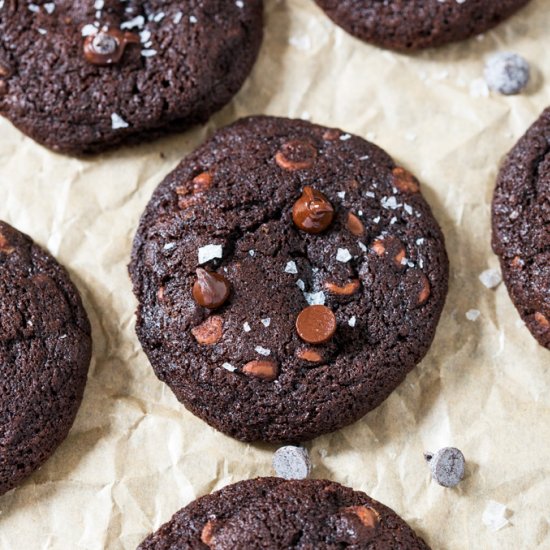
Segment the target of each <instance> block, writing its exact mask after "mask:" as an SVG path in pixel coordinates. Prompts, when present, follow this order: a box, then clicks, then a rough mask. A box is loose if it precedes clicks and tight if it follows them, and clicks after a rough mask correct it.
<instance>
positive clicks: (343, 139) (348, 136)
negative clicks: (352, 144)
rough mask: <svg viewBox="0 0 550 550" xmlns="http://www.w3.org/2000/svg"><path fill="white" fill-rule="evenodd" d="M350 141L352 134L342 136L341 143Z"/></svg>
mask: <svg viewBox="0 0 550 550" xmlns="http://www.w3.org/2000/svg"><path fill="white" fill-rule="evenodd" d="M348 139H351V135H350V134H342V135H341V136H340V141H347V140H348Z"/></svg>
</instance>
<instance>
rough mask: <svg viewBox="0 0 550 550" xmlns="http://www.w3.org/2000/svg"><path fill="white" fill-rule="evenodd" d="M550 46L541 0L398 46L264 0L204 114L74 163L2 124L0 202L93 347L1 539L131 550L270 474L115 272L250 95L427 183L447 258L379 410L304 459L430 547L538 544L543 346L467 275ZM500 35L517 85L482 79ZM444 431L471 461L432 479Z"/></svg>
mask: <svg viewBox="0 0 550 550" xmlns="http://www.w3.org/2000/svg"><path fill="white" fill-rule="evenodd" d="M549 44H550V9H549V4H548V0H532V1H531V3H530V4H529V6H528V7H527V8H525V9H524V10H522V11H521V12H520V13H519V14H518V15H516V16H515V17H513V18H512V19H510V20H509V21H508V22H507V23H505V24H503V25H501V26H500V27H498V29H497V30H495V31H492V32H489V33H487V34H486V35H485V36H481V37H479V38H478V39H472V40H470V41H468V42H465V43H462V44H459V45H452V46H449V47H446V48H443V49H439V50H434V51H428V52H423V53H420V54H417V55H409V56H407V55H397V54H394V53H390V52H387V51H383V50H381V49H378V48H375V47H372V46H369V45H366V44H363V43H361V42H359V41H358V40H356V39H354V38H352V37H351V36H349V35H347V34H346V33H345V32H344V31H342V30H340V29H339V28H337V27H336V26H335V25H334V24H333V23H332V22H330V21H329V19H328V18H327V17H325V15H324V14H323V13H322V12H321V10H319V9H318V8H317V7H316V6H315V5H314V3H313V2H312V1H311V0H286V1H285V0H282V1H277V0H266V36H265V41H264V45H263V48H262V52H261V55H260V58H259V60H258V63H257V65H256V67H255V69H254V71H253V74H252V76H251V77H250V78H249V80H248V81H247V83H246V84H245V86H244V88H243V89H242V91H241V92H240V93H239V95H238V96H237V97H236V98H235V99H234V100H233V102H232V103H231V104H230V105H229V106H227V107H226V108H225V109H224V110H223V111H222V112H220V113H218V114H217V115H215V116H214V117H213V118H212V120H211V121H210V123H209V124H208V125H207V126H206V127H203V128H196V129H195V130H192V131H190V132H188V133H185V134H182V135H179V136H175V137H171V138H168V139H164V140H161V141H157V142H154V143H152V144H149V145H145V146H142V147H139V148H128V149H121V150H117V151H114V152H113V153H110V154H106V155H103V156H100V157H97V158H95V159H93V160H89V161H82V160H75V159H71V158H66V157H63V156H58V155H55V154H53V153H50V152H48V151H47V150H45V149H43V148H42V147H40V146H38V145H36V144H34V143H33V142H32V141H31V140H29V139H27V138H24V137H23V136H22V134H20V133H19V132H18V131H17V130H15V129H14V128H13V127H12V126H11V125H10V124H9V123H8V122H6V121H5V120H1V121H0V196H1V199H0V218H2V219H5V220H6V221H8V222H10V223H11V224H13V225H15V226H16V227H17V228H19V229H20V230H22V231H25V232H27V233H29V234H30V235H32V237H33V238H34V239H35V240H36V241H37V242H39V243H40V244H42V245H44V246H46V247H47V248H48V249H49V250H50V251H51V252H52V253H53V254H54V255H55V256H56V257H57V258H58V259H59V261H60V262H62V263H63V264H64V265H65V266H67V267H68V269H69V270H70V272H71V275H72V277H73V279H74V281H75V282H76V284H77V285H78V287H79V289H80V291H81V292H82V294H83V297H84V301H85V306H86V308H87V310H88V313H89V315H90V317H91V321H92V325H93V335H94V358H93V363H92V366H91V370H90V375H89V380H88V385H87V388H86V393H85V396H84V401H83V404H82V407H81V409H80V412H79V414H78V417H77V420H76V423H75V425H74V427H73V429H72V431H71V433H70V435H69V437H68V439H67V440H66V441H65V442H64V443H63V444H62V445H61V447H60V448H59V449H58V451H57V452H56V453H55V455H54V456H53V458H52V459H51V460H49V461H48V463H47V464H46V465H45V466H44V467H43V468H42V469H41V470H40V471H38V472H36V473H35V475H33V476H32V477H31V478H30V479H29V480H28V481H27V482H26V483H24V484H23V485H22V486H21V487H19V488H17V489H16V490H14V491H12V492H10V493H9V494H7V495H5V496H3V497H2V498H0V511H1V513H0V548H1V549H2V550H7V549H10V550H12V549H13V550H27V549H32V550H34V549H46V548H47V549H63V550H66V549H71V550H72V549H86V550H88V549H89V550H99V549H103V548H108V549H113V550H115V549H133V548H135V547H136V545H137V544H138V543H139V542H140V541H141V540H142V538H143V537H145V536H146V535H147V534H148V533H149V532H151V531H152V530H154V529H156V528H157V527H158V526H159V525H160V524H161V523H163V522H165V521H167V520H168V519H169V518H170V517H171V515H172V514H173V513H174V512H176V511H177V510H178V509H179V508H181V507H182V506H184V505H186V504H187V503H189V502H190V501H191V500H193V499H194V498H196V497H197V496H200V495H202V494H204V493H208V492H210V491H212V490H215V489H218V488H221V487H222V486H224V485H226V484H229V483H232V482H235V481H238V480H241V479H246V478H250V477H253V476H258V475H269V474H271V473H272V470H271V457H272V452H273V450H274V449H275V447H273V446H268V445H245V444H242V443H239V442H237V441H234V440H232V439H230V438H228V437H225V436H223V435H221V434H219V433H216V432H215V431H214V430H212V429H211V428H209V427H208V426H207V425H206V424H204V423H203V422H201V421H200V420H198V419H196V418H195V417H194V416H192V415H191V414H190V413H188V412H186V410H185V409H184V408H183V406H181V405H180V404H179V403H178V402H177V400H176V399H175V398H174V397H173V395H172V394H171V392H170V391H169V390H168V388H167V387H166V386H165V385H163V384H162V383H160V382H159V381H158V380H157V379H156V378H155V376H154V374H153V371H152V369H151V368H150V366H149V364H148V361H147V359H146V357H145V355H144V354H143V352H142V351H141V349H140V347H139V345H138V342H137V339H136V337H135V335H134V315H133V312H134V309H135V307H136V302H135V300H134V297H133V295H132V292H131V287H130V282H129V279H128V276H127V272H126V264H127V262H128V260H129V254H130V247H131V241H132V238H133V234H134V231H135V228H136V224H137V222H138V218H139V216H140V214H141V212H142V210H143V208H144V207H145V204H146V203H147V201H148V200H149V197H150V195H151V193H152V191H153V189H154V188H155V187H156V186H157V185H158V183H160V181H161V180H162V179H163V178H164V176H165V175H166V174H167V173H168V172H169V171H170V170H172V168H174V166H175V165H176V164H177V163H178V161H179V160H180V159H181V158H182V157H183V156H184V155H186V154H187V153H189V152H190V151H192V150H193V149H194V148H195V147H196V146H197V145H199V144H200V143H201V142H202V141H203V140H204V139H205V138H206V137H207V136H208V135H210V134H211V133H212V132H213V131H214V130H215V129H216V128H218V127H221V126H224V125H226V124H228V123H230V122H232V121H233V120H235V119H237V118H238V117H241V116H245V115H249V114H256V113H268V114H274V115H284V116H290V117H300V116H302V117H304V118H310V119H311V120H313V121H315V122H318V123H321V124H326V125H331V126H338V127H341V128H343V129H345V130H346V131H349V132H353V133H356V134H359V135H361V136H364V137H367V138H368V139H370V140H372V141H374V142H375V143H377V144H379V145H381V146H382V147H384V148H385V149H386V150H387V151H388V152H389V153H390V154H392V155H393V156H394V157H395V158H396V159H397V160H398V161H399V162H401V163H403V164H404V165H405V166H406V167H408V168H409V169H410V170H412V171H413V172H415V173H416V174H417V176H418V177H419V178H420V179H421V180H422V182H423V185H424V187H423V188H424V193H425V196H426V197H427V199H428V201H429V202H430V204H431V206H432V208H433V211H434V214H435V216H436V217H437V219H438V220H439V222H440V224H441V225H442V227H443V231H444V233H445V236H446V239H447V248H448V252H449V256H450V260H451V281H450V292H449V297H448V300H447V305H446V307H445V311H444V313H443V317H442V320H441V323H440V326H439V329H438V333H437V336H436V339H435V342H434V344H433V346H432V348H431V351H430V352H429V354H428V356H427V357H426V359H425V360H424V361H423V362H422V363H421V364H420V365H419V366H418V367H417V368H416V369H415V370H414V371H413V372H412V373H411V374H410V375H409V376H408V378H407V380H406V381H405V382H404V383H403V384H402V385H401V386H400V387H399V389H398V390H397V391H395V392H394V394H393V395H392V396H391V397H390V398H389V399H388V400H387V401H386V402H385V403H384V404H383V405H382V406H381V407H379V408H378V409H377V410H375V411H374V412H372V413H371V414H369V415H367V416H366V417H365V418H364V419H362V420H361V421H359V422H357V423H356V424H354V425H352V426H350V427H348V428H346V429H344V430H341V431H339V432H337V433H334V434H331V435H328V436H324V437H320V438H318V439H317V440H315V441H314V442H312V443H310V444H308V445H307V447H308V448H309V450H310V452H311V456H312V459H313V462H314V464H315V468H314V471H313V476H314V477H319V478H329V479H333V480H336V481H339V482H341V483H344V484H346V485H350V486H353V487H354V488H356V489H361V490H365V491H367V492H368V493H369V494H370V495H371V496H373V497H374V498H376V499H379V500H381V501H382V502H384V503H385V504H387V505H389V506H391V507H392V508H394V509H395V510H396V511H397V512H398V513H399V514H401V515H402V516H403V518H405V519H406V520H407V521H409V522H410V524H411V525H412V526H413V527H414V528H415V529H417V530H418V531H419V532H420V533H421V534H422V535H423V536H424V537H425V538H426V540H427V541H428V542H429V544H430V545H431V546H432V547H433V548H434V549H450V550H458V549H466V548H468V549H469V548H471V549H498V550H503V549H513V550H519V549H533V548H546V549H548V548H550V523H549V522H550V466H549V464H550V391H549V390H550V372H549V371H550V369H549V365H550V353H549V352H548V351H547V350H544V349H543V348H542V347H540V346H538V345H537V344H536V342H535V340H534V339H533V338H532V337H531V335H530V334H529V332H528V331H527V329H526V328H525V327H524V326H523V325H522V323H521V322H520V320H519V316H518V314H517V313H516V311H515V309H514V307H513V306H512V304H511V302H510V299H509V297H508V294H507V292H506V289H505V288H504V285H500V286H499V287H498V288H497V289H496V290H488V289H487V288H485V287H484V286H483V285H482V284H481V283H480V282H479V280H478V275H479V274H480V273H481V272H482V271H483V270H485V269H487V268H489V267H498V262H497V259H496V257H495V256H494V255H493V254H492V252H491V249H490V244H489V241H490V225H489V223H490V219H489V215H490V201H491V196H492V191H493V187H494V181H495V176H496V172H497V167H498V164H499V161H500V160H501V159H502V157H503V155H504V154H505V153H506V152H507V151H508V150H509V149H510V148H511V146H512V145H513V144H514V143H515V141H516V140H517V139H518V138H519V137H520V136H521V135H522V134H523V132H524V131H525V130H526V128H527V127H528V125H530V124H531V122H533V121H534V120H535V118H536V117H537V116H538V115H539V113H540V112H541V111H542V109H543V108H544V107H545V106H547V105H550V86H549V84H550V57H549V56H548V51H549V50H548V48H549ZM499 50H511V51H515V52H518V53H520V54H522V55H524V56H525V57H526V58H527V59H528V60H529V61H530V63H531V65H532V68H533V70H534V73H535V74H534V78H533V81H532V83H531V85H530V86H529V88H528V90H527V91H526V92H525V93H523V94H522V95H520V96H516V97H501V96H497V95H493V94H489V93H488V92H487V89H486V88H485V87H484V85H483V81H482V80H480V78H481V77H482V71H483V63H484V59H485V58H486V56H487V55H488V54H490V53H491V52H494V51H499ZM470 309H477V310H479V311H480V312H481V315H480V317H479V319H478V320H477V321H469V320H467V318H466V316H465V314H466V312H467V311H468V310H470ZM445 445H454V446H457V447H459V448H461V449H462V450H463V452H464V454H465V455H466V458H467V461H468V471H467V478H466V479H465V480H464V481H463V482H462V484H461V485H460V486H459V487H458V488H457V489H454V490H449V489H443V488H441V487H439V486H437V485H436V484H435V483H434V482H432V481H430V476H429V472H428V468H427V467H426V465H425V463H424V458H423V452H424V451H426V450H436V449H437V448H439V447H441V446H445ZM490 500H494V501H496V502H499V503H502V504H504V505H505V506H506V508H507V509H508V510H509V516H508V520H509V523H510V524H509V525H508V526H507V527H505V528H503V529H501V530H499V531H498V532H493V531H492V530H490V529H489V528H488V527H487V526H486V525H485V524H484V523H483V522H482V515H483V511H484V510H485V508H486V506H487V503H488V501H490Z"/></svg>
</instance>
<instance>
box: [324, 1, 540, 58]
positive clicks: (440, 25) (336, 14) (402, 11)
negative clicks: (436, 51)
mask: <svg viewBox="0 0 550 550" xmlns="http://www.w3.org/2000/svg"><path fill="white" fill-rule="evenodd" d="M315 1H316V2H317V4H318V5H319V6H320V7H321V8H322V9H323V10H325V12H326V13H327V15H328V16H329V17H330V18H331V19H332V20H333V21H334V22H335V23H336V24H337V25H340V26H341V27H343V28H344V29H345V30H346V31H347V32H349V33H351V34H353V35H354V36H356V37H357V38H360V39H361V40H364V41H366V42H371V43H372V44H376V45H377V46H382V47H383V48H390V49H393V50H398V51H413V50H420V49H423V48H431V47H436V46H442V45H443V44H447V43H448V42H455V41H458V40H465V39H466V38H469V37H471V36H474V35H476V34H479V33H482V32H485V31H487V30H489V29H491V28H492V27H494V26H495V25H497V24H498V23H500V22H501V21H502V20H504V19H506V18H507V17H509V16H510V15H512V14H513V13H514V12H515V11H517V10H518V9H519V8H521V7H522V6H524V5H525V4H527V3H528V2H529V0H464V1H459V0H384V1H383V2H382V1H381V0H315Z"/></svg>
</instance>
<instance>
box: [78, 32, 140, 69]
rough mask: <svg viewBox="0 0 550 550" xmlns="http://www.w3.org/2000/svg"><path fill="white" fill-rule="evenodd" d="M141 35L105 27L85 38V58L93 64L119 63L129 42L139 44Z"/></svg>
mask: <svg viewBox="0 0 550 550" xmlns="http://www.w3.org/2000/svg"><path fill="white" fill-rule="evenodd" d="M139 43H140V40H139V36H137V35H135V34H133V33H131V32H122V31H120V30H118V29H105V30H101V31H99V32H98V33H96V34H92V35H90V36H87V37H86V39H85V40H84V58H85V59H86V61H88V62H89V63H91V64H92V65H112V64H114V63H118V62H119V61H120V59H121V58H122V56H123V54H124V50H125V49H126V46H127V45H129V44H139Z"/></svg>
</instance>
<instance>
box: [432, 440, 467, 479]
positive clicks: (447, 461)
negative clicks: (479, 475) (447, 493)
mask: <svg viewBox="0 0 550 550" xmlns="http://www.w3.org/2000/svg"><path fill="white" fill-rule="evenodd" d="M424 458H425V459H426V461H427V462H428V464H429V465H430V470H431V472H432V479H434V481H436V482H437V483H439V485H441V486H442V487H455V486H456V485H458V484H459V483H460V482H461V481H462V479H463V478H464V470H465V466H466V460H465V459H464V455H463V454H462V451H460V450H459V449H457V448H456V447H444V448H443V449H439V451H437V452H436V453H425V454H424Z"/></svg>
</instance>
